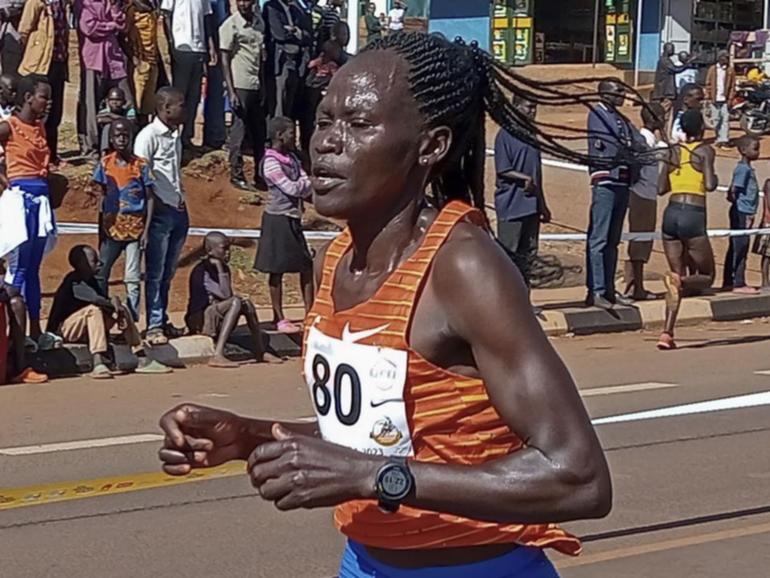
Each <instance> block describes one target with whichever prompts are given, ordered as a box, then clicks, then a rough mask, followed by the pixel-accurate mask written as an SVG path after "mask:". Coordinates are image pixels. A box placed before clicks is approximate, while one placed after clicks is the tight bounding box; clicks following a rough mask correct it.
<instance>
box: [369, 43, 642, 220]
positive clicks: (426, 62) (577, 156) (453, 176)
mask: <svg viewBox="0 0 770 578" xmlns="http://www.w3.org/2000/svg"><path fill="white" fill-rule="evenodd" d="M372 50H393V51H395V52H396V53H398V54H400V55H401V56H402V57H403V58H404V59H405V60H406V62H407V63H408V65H409V72H408V83H409V87H410V89H411V92H412V94H413V95H414V97H415V100H416V101H417V103H418V106H419V109H420V113H421V114H422V115H423V117H424V118H425V124H426V126H428V127H435V126H442V125H444V126H448V127H449V128H451V129H452V133H453V137H454V140H453V142H452V147H451V149H450V151H449V154H448V155H447V156H446V158H445V159H444V161H443V162H442V164H441V165H440V166H437V167H436V168H435V170H434V173H433V175H432V178H431V183H430V184H431V188H432V190H433V193H434V195H435V197H436V201H437V203H438V204H439V205H440V206H441V205H443V204H444V203H446V202H447V201H448V200H450V199H462V200H465V201H467V202H470V203H472V204H473V205H474V206H476V207H483V206H484V162H485V156H486V141H485V130H484V125H485V120H486V114H489V116H490V117H491V118H492V120H494V121H495V123H496V124H498V125H499V126H501V127H502V128H504V129H505V130H507V131H508V132H509V133H511V134H512V135H514V136H516V137H517V138H519V139H520V140H522V141H524V142H526V143H528V144H531V145H533V146H535V147H537V148H539V149H540V150H541V151H543V152H545V153H548V154H550V155H553V156H555V157H557V158H561V159H564V160H568V161H571V162H575V163H580V164H591V165H593V166H594V167H597V168H607V169H609V168H612V167H613V166H617V164H619V163H622V164H639V163H644V162H652V160H651V159H650V160H647V159H646V158H645V156H644V155H640V154H639V152H638V151H634V150H632V149H631V148H629V149H621V151H620V153H619V155H618V157H617V158H615V159H597V158H594V157H590V156H589V155H588V154H586V153H582V152H579V151H576V150H573V149H571V148H569V147H567V146H566V145H565V144H563V142H564V141H570V140H576V139H585V138H586V136H587V133H586V131H584V130H579V129H574V128H570V127H557V126H554V125H550V124H546V123H538V122H536V121H533V120H531V119H529V118H527V117H526V116H524V115H523V114H522V113H521V112H520V111H519V110H518V109H517V108H516V107H515V106H513V104H512V103H511V99H510V97H509V96H507V95H506V92H505V91H507V92H508V93H511V94H514V95H517V96H520V97H522V98H525V99H526V100H529V101H531V102H534V103H537V104H542V105H550V106H554V105H557V106H558V105H568V104H572V105H574V104H578V105H584V106H586V107H590V106H591V105H594V104H596V103H598V102H599V94H598V93H597V92H596V91H591V90H586V91H581V92H575V91H565V90H562V87H565V86H570V87H572V88H574V85H575V84H576V83H575V81H567V80H557V81H551V82H538V81H534V80H531V79H528V78H525V77H523V76H520V75H519V74H517V73H515V72H513V71H512V70H511V69H510V68H508V67H505V66H503V65H501V64H500V63H498V62H497V61H495V60H494V58H493V57H492V56H491V55H490V54H488V53H487V52H485V51H484V50H482V49H480V48H479V47H478V45H477V44H476V43H471V44H470V45H466V44H465V43H464V42H463V41H462V40H461V39H457V40H455V42H450V41H448V40H447V39H446V38H445V37H443V36H441V35H439V34H425V33H421V32H406V33H397V34H391V35H389V36H387V37H385V38H383V39H380V40H376V41H374V42H372V43H371V44H369V45H368V46H367V47H366V48H365V49H364V51H372ZM602 80H608V79H606V78H590V79H584V80H583V81H582V82H586V83H588V82H590V83H594V82H597V81H602ZM626 88H627V91H628V92H630V93H631V95H632V98H633V99H635V100H637V101H638V102H643V100H642V99H641V96H640V95H639V94H638V93H637V92H635V91H633V90H631V89H629V88H628V87H626ZM547 129H555V130H556V131H558V132H559V133H561V134H557V133H556V132H549V131H548V130H547ZM565 133H566V134H565ZM599 138H602V137H601V136H599Z"/></svg>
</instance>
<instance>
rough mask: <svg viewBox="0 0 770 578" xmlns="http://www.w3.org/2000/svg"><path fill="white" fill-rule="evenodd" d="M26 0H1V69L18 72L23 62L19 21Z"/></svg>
mask: <svg viewBox="0 0 770 578" xmlns="http://www.w3.org/2000/svg"><path fill="white" fill-rule="evenodd" d="M23 9H24V0H0V71H2V72H3V73H4V74H16V72H17V71H18V69H19V63H20V62H21V54H22V49H21V37H20V36H19V22H20V21H21V13H22V11H23Z"/></svg>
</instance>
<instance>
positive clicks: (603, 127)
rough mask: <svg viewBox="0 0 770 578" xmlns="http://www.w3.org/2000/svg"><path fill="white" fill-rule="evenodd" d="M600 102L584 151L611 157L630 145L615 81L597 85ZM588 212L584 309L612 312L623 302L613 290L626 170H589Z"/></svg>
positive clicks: (625, 195)
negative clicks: (589, 207) (585, 306)
mask: <svg viewBox="0 0 770 578" xmlns="http://www.w3.org/2000/svg"><path fill="white" fill-rule="evenodd" d="M599 97H600V99H601V102H600V103H599V105H597V106H596V107H594V108H593V109H592V110H591V112H590V113H589V115H588V151H589V154H590V155H591V156H592V157H595V158H597V159H604V160H607V159H616V158H617V157H618V154H619V153H620V152H621V151H622V150H623V149H626V150H628V149H629V148H630V147H631V138H632V128H631V124H630V123H629V121H628V119H627V118H626V117H625V116H623V115H622V114H621V113H620V112H619V111H618V107H620V106H621V105H622V104H623V101H624V99H625V89H624V88H623V85H622V83H621V82H620V81H619V80H616V79H608V80H603V81H602V82H601V83H600V84H599ZM589 172H590V176H591V188H592V196H591V209H590V214H589V225H588V246H587V249H586V285H587V287H588V298H587V299H586V304H587V305H588V306H591V305H595V306H596V307H599V308H601V309H605V310H608V309H612V307H613V305H614V304H615V303H616V302H619V303H621V304H624V305H625V304H627V303H628V300H627V299H626V298H625V297H623V296H621V295H618V294H617V293H616V291H615V270H616V268H617V264H618V263H617V261H618V244H619V243H620V237H621V234H622V232H623V221H624V220H625V217H626V209H627V208H628V195H629V185H630V183H631V178H630V169H629V167H628V166H627V165H626V164H624V163H623V162H621V161H618V163H617V165H615V166H613V167H612V169H611V170H599V169H596V168H593V167H589Z"/></svg>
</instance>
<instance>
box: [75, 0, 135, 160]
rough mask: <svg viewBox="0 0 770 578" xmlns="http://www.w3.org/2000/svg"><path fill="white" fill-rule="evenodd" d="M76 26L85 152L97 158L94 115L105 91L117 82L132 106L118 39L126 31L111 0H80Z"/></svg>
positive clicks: (97, 148)
mask: <svg viewBox="0 0 770 578" xmlns="http://www.w3.org/2000/svg"><path fill="white" fill-rule="evenodd" d="M79 28H80V33H81V34H82V36H83V47H82V62H83V66H84V67H85V71H86V76H85V94H84V97H85V101H86V152H87V154H89V155H92V156H94V157H96V158H98V156H99V152H100V150H99V149H100V146H99V145H100V142H101V139H100V135H99V123H98V122H97V118H96V117H97V115H98V114H99V108H100V107H101V104H102V100H104V97H105V96H106V95H107V92H108V91H109V90H110V89H111V88H113V87H115V86H119V87H120V88H121V89H122V90H123V94H124V97H128V98H129V99H130V106H131V107H132V108H133V99H132V98H131V97H130V94H131V87H130V86H129V82H128V71H127V68H126V60H125V59H126V57H125V54H124V53H123V50H122V48H121V45H120V40H119V38H120V37H121V36H122V35H124V34H125V32H126V15H125V13H124V12H123V9H122V8H121V6H120V5H119V4H117V3H113V2H112V1H111V0H82V2H81V10H80V19H79Z"/></svg>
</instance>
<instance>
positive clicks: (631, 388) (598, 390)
mask: <svg viewBox="0 0 770 578" xmlns="http://www.w3.org/2000/svg"><path fill="white" fill-rule="evenodd" d="M672 387H679V384H678V383H658V382H657V381H647V382H644V383H629V384H628V385H611V386H608V387H592V388H590V389H582V390H580V395H581V396H583V397H595V396H597V395H614V394H616V393H632V392H635V391H650V390H653V389H668V388H672Z"/></svg>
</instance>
